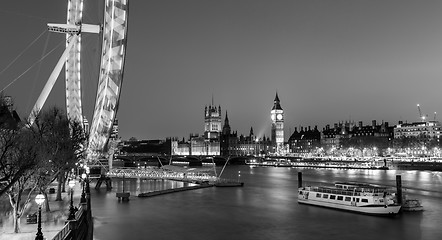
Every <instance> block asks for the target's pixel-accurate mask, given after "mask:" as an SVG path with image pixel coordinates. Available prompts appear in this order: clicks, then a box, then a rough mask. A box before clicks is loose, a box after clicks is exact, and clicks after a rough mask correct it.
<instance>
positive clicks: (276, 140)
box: [270, 93, 284, 153]
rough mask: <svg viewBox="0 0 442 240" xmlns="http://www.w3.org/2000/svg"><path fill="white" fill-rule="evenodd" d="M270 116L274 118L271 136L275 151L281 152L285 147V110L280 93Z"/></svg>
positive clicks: (276, 97)
mask: <svg viewBox="0 0 442 240" xmlns="http://www.w3.org/2000/svg"><path fill="white" fill-rule="evenodd" d="M270 118H271V120H272V130H271V131H272V132H271V137H272V143H273V146H274V148H275V150H274V152H276V153H280V152H281V151H282V150H283V149H284V110H283V109H282V107H281V104H280V100H279V97H278V93H276V96H275V100H274V101H273V107H272V110H271V111H270Z"/></svg>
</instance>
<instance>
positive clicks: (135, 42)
mask: <svg viewBox="0 0 442 240" xmlns="http://www.w3.org/2000/svg"><path fill="white" fill-rule="evenodd" d="M96 2H97V1H85V13H84V15H85V18H84V22H85V23H99V22H101V17H102V13H101V10H99V7H100V6H99V4H97V3H96ZM101 4H102V3H101ZM24 5H26V6H27V7H26V8H24V7H23V6H24ZM101 7H102V5H101ZM66 8H67V2H66V1H56V0H48V1H45V2H35V1H30V0H19V1H8V2H7V3H5V4H4V6H3V7H2V9H1V10H0V12H1V13H2V14H0V19H1V20H2V22H4V23H10V24H5V26H4V29H3V31H4V32H5V33H7V34H5V35H4V37H3V38H2V39H0V44H1V46H2V47H1V48H2V57H1V58H0V71H1V75H0V89H3V88H4V87H6V86H7V85H8V84H9V83H10V82H11V81H12V80H14V79H16V78H17V77H18V76H19V75H20V74H22V73H23V72H25V70H26V69H28V68H29V67H30V66H31V65H32V64H33V63H35V62H36V61H38V59H40V58H41V57H42V56H43V54H45V53H47V52H49V51H50V50H51V49H53V48H54V47H55V46H56V45H57V44H59V43H60V42H62V41H63V40H64V36H62V35H60V34H58V35H56V34H47V33H43V32H44V31H46V23H47V22H51V23H63V22H65V19H66ZM129 8H130V10H129V12H130V14H129V27H128V46H127V60H126V69H125V74H124V83H123V88H122V93H121V99H120V107H119V112H118V115H117V117H118V119H119V127H120V135H121V136H122V137H123V139H129V138H130V137H132V136H134V137H137V138H139V139H156V138H166V137H179V138H181V137H187V136H188V135H189V134H190V133H200V134H201V133H203V132H204V117H203V112H204V107H205V106H207V105H210V104H211V100H212V96H213V98H214V103H215V105H216V106H218V105H220V106H221V108H222V110H223V111H222V117H223V119H224V116H225V111H227V112H228V115H229V120H230V125H231V126H232V130H237V131H238V133H244V134H247V133H248V131H249V129H250V127H253V129H254V131H255V134H256V135H257V136H260V137H262V136H263V135H266V136H270V128H271V120H270V110H271V108H272V105H273V98H274V96H275V92H276V91H277V92H278V95H279V97H280V100H281V106H282V108H283V109H284V113H285V114H284V118H285V121H284V125H285V132H286V133H289V134H285V139H286V140H287V139H288V137H289V136H290V129H291V131H293V130H294V127H297V126H312V127H313V126H315V125H317V126H318V128H319V129H322V128H323V127H324V126H325V125H327V124H333V123H335V122H339V121H346V120H352V121H356V122H358V121H363V122H364V125H365V124H369V123H370V122H371V121H372V120H377V121H378V122H381V121H385V122H389V123H390V125H394V124H397V122H398V121H404V122H406V121H408V122H414V121H418V120H419V114H418V109H417V107H416V104H420V106H421V108H422V112H423V114H428V115H429V118H430V119H433V113H434V112H438V113H439V112H440V113H441V114H442V106H440V104H439V101H438V98H437V96H438V93H439V91H438V90H439V88H440V87H441V86H442V83H441V81H440V79H441V78H442V68H441V67H440V66H442V44H441V41H440V40H442V31H441V30H442V29H441V28H442V27H441V26H442V25H441V24H440V23H442V16H440V14H439V13H440V12H441V10H442V3H441V2H438V1H423V2H415V1H359V2H356V3H353V2H352V3H348V1H333V2H329V1H258V0H254V1H149V2H144V1H143V2H139V1H131V2H130V7H129ZM42 33H43V35H42V37H40V38H39V39H38V40H37V41H36V42H35V44H33V45H32V46H31V47H30V48H29V49H28V50H26V51H25V52H24V54H23V56H21V57H20V58H18V60H17V61H16V62H14V64H12V65H11V66H10V67H8V66H9V64H10V63H11V62H12V61H13V60H14V59H15V57H16V56H18V55H19V54H20V53H21V52H22V51H23V50H24V49H26V48H27V46H29V44H30V43H31V42H32V41H33V40H34V39H36V38H37V37H38V36H40V34H42ZM48 36H49V37H48ZM83 38H84V39H83V41H84V48H85V49H86V51H85V54H84V56H83V58H84V60H85V63H86V65H85V66H84V67H83V69H85V71H86V72H85V74H84V76H83V78H84V80H83V81H84V82H83V83H82V84H83V86H85V89H84V90H83V96H84V112H85V115H86V117H87V118H88V119H89V120H90V119H91V117H92V111H93V104H94V99H95V89H96V84H97V75H98V65H99V52H100V50H99V49H100V48H99V46H98V43H99V38H98V37H97V36H92V35H90V36H86V35H84V37H83ZM12 43H13V44H12ZM62 45H63V44H62ZM61 51H62V48H57V49H56V50H55V51H54V53H53V54H50V55H49V56H48V57H47V58H45V59H44V60H43V61H42V63H41V65H39V64H36V65H35V66H34V67H33V68H31V70H30V71H29V72H27V73H26V74H24V75H23V76H22V77H21V78H19V79H18V80H17V81H16V82H14V83H13V84H12V85H11V86H10V87H8V88H7V89H6V90H5V92H4V93H3V94H5V95H10V96H12V97H13V98H14V101H15V106H16V107H17V110H18V112H19V114H20V116H21V117H22V118H24V117H27V115H28V114H29V111H30V109H31V108H32V105H33V104H34V102H35V100H36V98H37V97H38V95H39V94H40V91H41V89H42V87H43V85H44V83H45V82H46V80H47V78H48V76H49V74H50V72H51V71H52V68H53V66H54V65H55V62H56V61H57V60H58V58H59V56H60V55H61ZM63 85H64V83H63V79H62V77H60V78H59V79H58V82H57V84H56V86H55V87H54V89H53V91H52V93H51V94H50V96H49V99H48V102H47V103H46V107H47V106H53V105H54V104H60V103H63V104H61V105H60V106H64V99H63V97H64V90H63V89H64V86H63ZM439 119H440V117H437V120H439Z"/></svg>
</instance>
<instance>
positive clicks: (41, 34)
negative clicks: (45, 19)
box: [0, 29, 47, 75]
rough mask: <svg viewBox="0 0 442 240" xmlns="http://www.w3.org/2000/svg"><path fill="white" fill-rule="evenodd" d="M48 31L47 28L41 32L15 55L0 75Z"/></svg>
mask: <svg viewBox="0 0 442 240" xmlns="http://www.w3.org/2000/svg"><path fill="white" fill-rule="evenodd" d="M46 32H47V30H46V29H45V30H44V31H43V32H42V33H40V35H39V36H38V37H37V38H36V39H34V41H32V42H31V43H30V44H29V45H28V46H27V47H26V48H25V49H23V51H22V52H21V53H20V54H18V56H17V57H15V58H14V60H12V62H10V63H9V64H8V66H6V67H5V69H3V70H2V71H1V72H0V75H2V74H3V73H4V72H5V71H6V70H7V69H8V68H9V67H10V66H11V65H12V64H14V63H15V61H17V59H18V58H19V57H21V55H23V53H25V52H26V50H28V49H29V48H30V47H31V46H32V45H33V44H34V43H35V42H36V41H37V40H38V39H39V38H40V37H41V36H43V34H44V33H46Z"/></svg>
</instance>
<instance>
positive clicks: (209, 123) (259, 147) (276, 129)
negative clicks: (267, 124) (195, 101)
mask: <svg viewBox="0 0 442 240" xmlns="http://www.w3.org/2000/svg"><path fill="white" fill-rule="evenodd" d="M221 115H222V111H221V106H215V105H214V104H213V101H212V104H211V105H209V106H206V107H205V108H204V134H203V135H201V136H200V135H198V134H191V135H190V138H189V140H188V141H186V140H184V139H183V140H181V141H179V140H172V142H171V148H172V149H171V150H172V151H171V154H172V155H184V156H185V155H214V156H218V155H222V156H228V155H236V156H245V155H260V154H277V153H281V152H283V151H284V110H283V109H282V107H281V103H280V100H279V96H278V93H276V95H275V99H274V101H273V107H272V109H271V111H270V118H271V121H272V123H271V124H272V126H271V136H270V137H266V136H263V137H258V136H256V135H255V134H254V132H253V127H251V128H250V132H249V134H248V135H242V134H241V135H239V136H238V133H237V131H232V129H231V127H230V122H229V117H228V113H227V111H226V112H225V116H224V124H222V117H221Z"/></svg>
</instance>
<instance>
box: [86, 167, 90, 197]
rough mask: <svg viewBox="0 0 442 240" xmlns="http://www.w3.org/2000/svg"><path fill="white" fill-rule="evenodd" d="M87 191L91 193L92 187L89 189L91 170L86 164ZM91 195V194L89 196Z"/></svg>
mask: <svg viewBox="0 0 442 240" xmlns="http://www.w3.org/2000/svg"><path fill="white" fill-rule="evenodd" d="M85 169H86V193H87V194H90V193H91V192H90V189H89V173H90V172H91V170H90V168H89V166H86V168H85ZM89 197H90V196H89Z"/></svg>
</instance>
